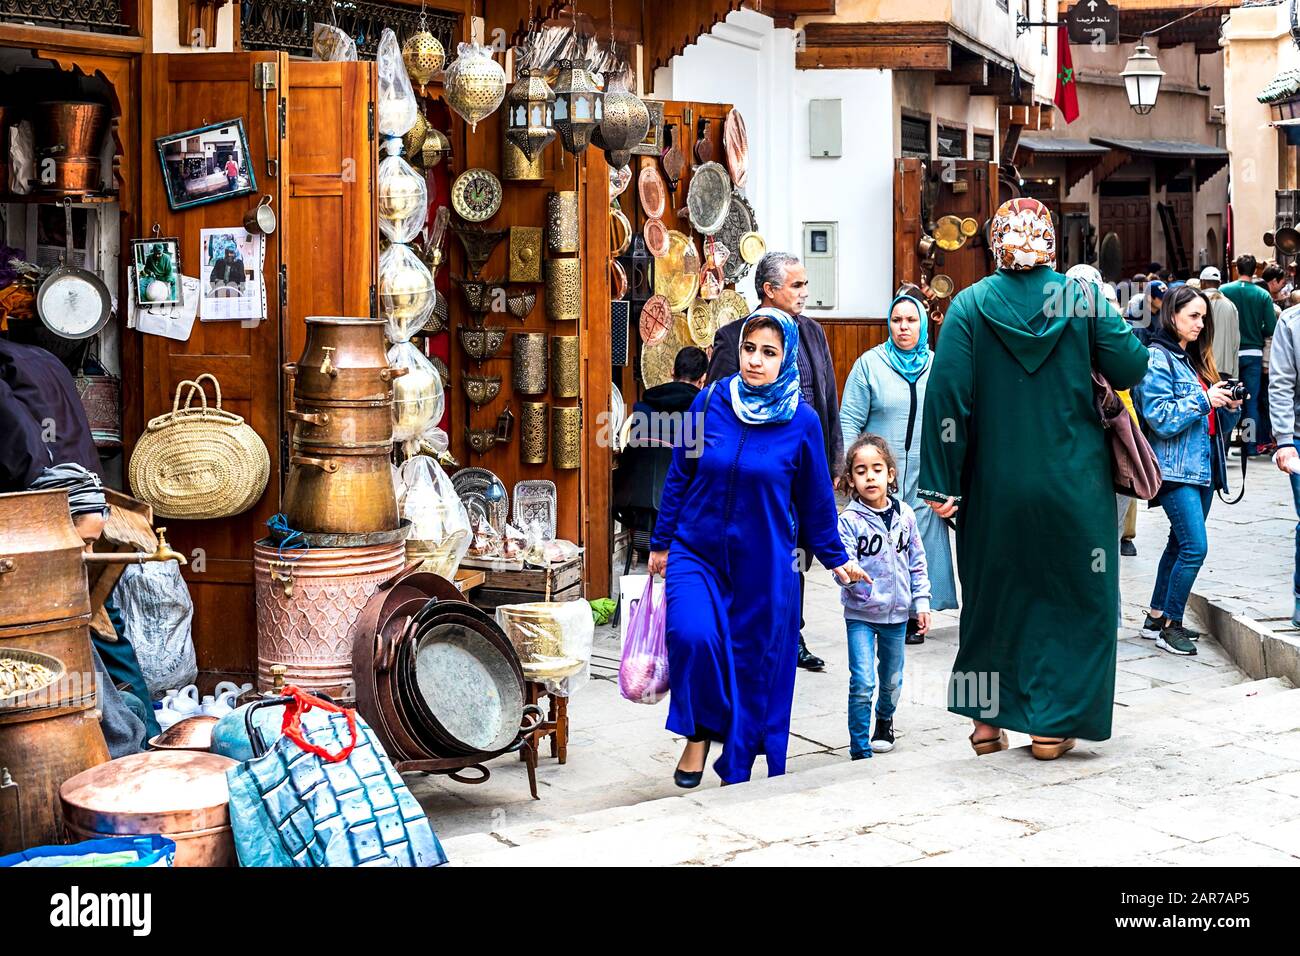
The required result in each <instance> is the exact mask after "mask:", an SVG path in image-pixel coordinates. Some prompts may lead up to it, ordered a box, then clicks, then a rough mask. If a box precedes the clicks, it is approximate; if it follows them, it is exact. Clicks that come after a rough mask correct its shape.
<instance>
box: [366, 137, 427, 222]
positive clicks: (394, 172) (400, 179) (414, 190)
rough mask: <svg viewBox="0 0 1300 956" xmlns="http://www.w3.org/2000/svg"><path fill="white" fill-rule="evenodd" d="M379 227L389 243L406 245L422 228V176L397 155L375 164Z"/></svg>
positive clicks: (424, 209)
mask: <svg viewBox="0 0 1300 956" xmlns="http://www.w3.org/2000/svg"><path fill="white" fill-rule="evenodd" d="M376 178H377V181H378V184H379V188H378V190H377V192H378V196H379V228H380V230H381V231H382V232H383V234H384V235H385V236H386V237H387V238H388V240H389V242H410V241H411V240H412V239H414V238H415V237H416V236H418V235H419V234H420V230H421V229H423V228H424V222H425V219H426V218H427V217H428V213H429V205H428V202H429V192H428V185H427V184H426V183H425V181H424V177H423V176H421V175H420V174H419V173H417V172H416V171H415V170H414V169H412V168H411V166H410V164H409V163H408V162H407V161H406V160H404V159H403V158H402V157H401V156H387V157H385V158H384V159H383V160H382V161H381V162H380V163H379V172H378V175H377V177H376Z"/></svg>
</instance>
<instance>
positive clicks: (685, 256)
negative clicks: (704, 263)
mask: <svg viewBox="0 0 1300 956" xmlns="http://www.w3.org/2000/svg"><path fill="white" fill-rule="evenodd" d="M692 263H693V264H692ZM699 288H700V256H699V253H698V252H697V251H696V250H695V244H694V243H693V242H692V241H691V240H690V239H688V238H686V236H684V235H683V234H682V233H680V232H678V231H677V230H675V229H673V230H670V231H669V233H668V252H667V253H666V254H665V255H663V256H656V257H655V292H656V293H657V294H658V295H662V296H663V297H664V298H665V299H667V300H668V308H669V309H670V310H671V311H673V312H682V311H685V309H686V307H687V306H688V305H690V304H691V303H692V302H693V301H695V293H696V292H697V291H698V290H699Z"/></svg>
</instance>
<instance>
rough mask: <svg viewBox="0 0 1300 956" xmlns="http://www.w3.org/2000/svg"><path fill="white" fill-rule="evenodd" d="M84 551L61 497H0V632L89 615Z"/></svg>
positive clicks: (40, 493) (24, 493) (51, 493)
mask: <svg viewBox="0 0 1300 956" xmlns="http://www.w3.org/2000/svg"><path fill="white" fill-rule="evenodd" d="M84 547H85V543H84V542H83V541H82V540H81V538H80V537H78V535H77V530H76V528H75V527H74V526H73V524H72V521H71V519H70V518H69V517H68V493H67V492H66V491H63V490H53V491H22V492H18V493H16V494H8V495H0V627H6V626H9V625H13V624H32V623H37V622H41V621H59V620H67V619H68V618H73V617H79V616H80V615H82V614H89V613H90V595H89V594H88V593H87V590H86V571H85V566H84V565H83V564H82V555H83V548H84Z"/></svg>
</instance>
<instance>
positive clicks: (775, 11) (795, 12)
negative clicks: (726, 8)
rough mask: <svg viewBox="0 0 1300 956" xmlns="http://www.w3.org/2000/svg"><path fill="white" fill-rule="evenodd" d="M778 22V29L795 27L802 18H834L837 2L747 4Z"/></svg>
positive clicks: (795, 0)
mask: <svg viewBox="0 0 1300 956" xmlns="http://www.w3.org/2000/svg"><path fill="white" fill-rule="evenodd" d="M745 6H747V7H752V8H753V9H755V10H757V11H758V12H759V13H762V14H765V15H767V16H769V17H771V18H772V19H773V20H775V21H776V25H777V26H778V27H793V26H794V25H795V21H797V20H798V19H799V18H800V17H818V16H827V17H828V16H834V14H835V0H766V2H765V3H746V4H745Z"/></svg>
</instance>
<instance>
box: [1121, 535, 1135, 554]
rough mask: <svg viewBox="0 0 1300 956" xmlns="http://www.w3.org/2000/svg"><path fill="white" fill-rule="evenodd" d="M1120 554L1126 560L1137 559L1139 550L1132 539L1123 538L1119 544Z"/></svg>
mask: <svg viewBox="0 0 1300 956" xmlns="http://www.w3.org/2000/svg"><path fill="white" fill-rule="evenodd" d="M1119 553H1120V554H1122V555H1124V557H1126V558H1136V557H1137V553H1138V549H1137V545H1135V544H1134V543H1133V539H1131V538H1121V539H1120V542H1119Z"/></svg>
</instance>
